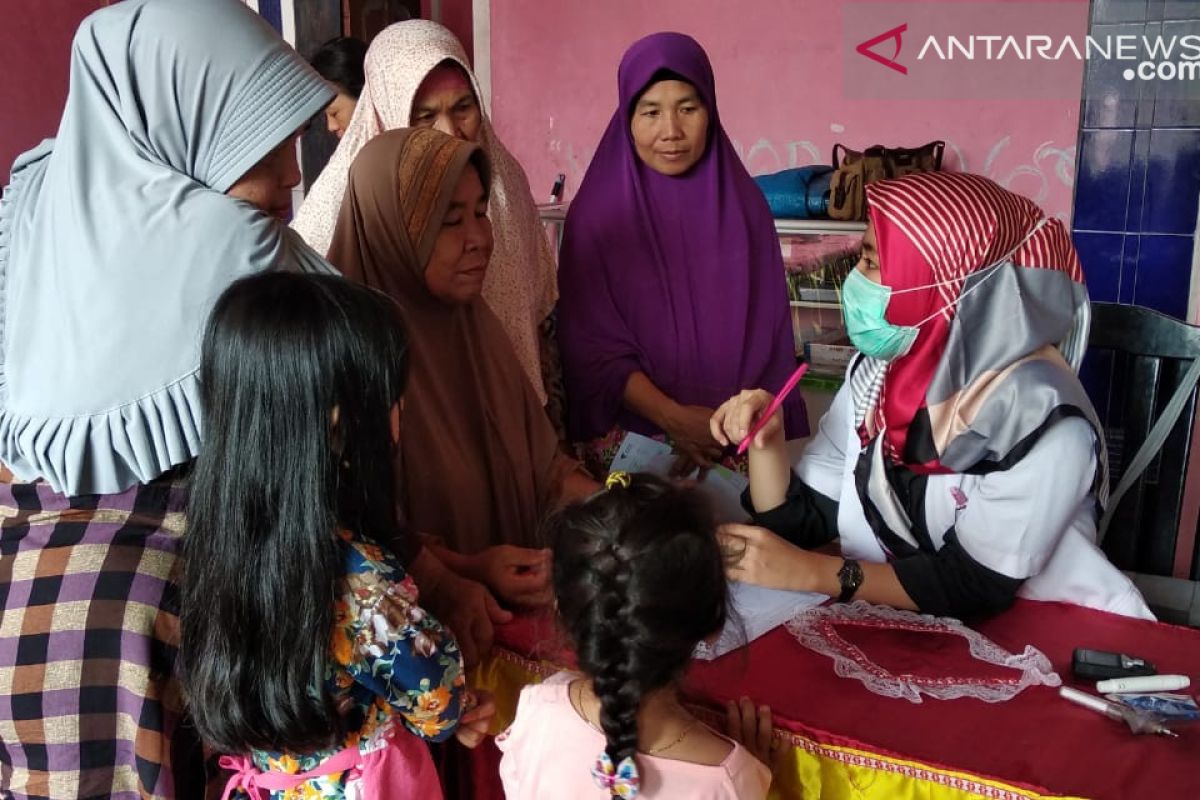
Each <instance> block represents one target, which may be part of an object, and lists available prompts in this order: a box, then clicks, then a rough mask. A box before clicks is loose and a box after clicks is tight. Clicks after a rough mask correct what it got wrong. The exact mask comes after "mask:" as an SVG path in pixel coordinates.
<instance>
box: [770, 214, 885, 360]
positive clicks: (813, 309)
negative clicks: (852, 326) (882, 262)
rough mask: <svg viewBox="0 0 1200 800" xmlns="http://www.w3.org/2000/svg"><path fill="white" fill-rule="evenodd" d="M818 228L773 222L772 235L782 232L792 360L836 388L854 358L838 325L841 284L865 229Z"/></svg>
mask: <svg viewBox="0 0 1200 800" xmlns="http://www.w3.org/2000/svg"><path fill="white" fill-rule="evenodd" d="M817 222H818V221H816V220H777V221H776V229H777V230H780V231H781V232H780V234H779V246H780V251H781V253H782V255H783V264H784V269H785V270H786V275H787V293H788V301H789V303H790V304H791V312H792V332H793V334H794V335H795V345H796V354H797V355H799V356H801V357H803V358H804V359H805V360H806V361H808V362H809V364H810V365H811V366H812V374H813V375H814V376H821V378H822V379H825V380H828V381H833V382H838V383H840V381H841V377H842V374H843V373H844V371H845V366H846V364H847V363H848V362H849V360H850V358H851V357H852V356H853V354H854V349H853V348H852V347H851V346H850V342H849V340H848V339H847V338H846V331H845V326H844V324H843V321H842V304H841V296H842V283H843V282H844V281H845V280H846V276H847V275H848V274H849V273H850V270H852V269H854V265H855V264H856V263H858V259H859V254H860V251H861V250H862V231H863V230H865V228H866V226H865V225H864V224H863V223H848V222H837V221H834V220H821V221H819V222H820V223H821V224H814V223H817ZM797 223H806V224H804V225H799V224H797ZM784 230H786V231H787V232H786V233H784V232H782V231H784Z"/></svg>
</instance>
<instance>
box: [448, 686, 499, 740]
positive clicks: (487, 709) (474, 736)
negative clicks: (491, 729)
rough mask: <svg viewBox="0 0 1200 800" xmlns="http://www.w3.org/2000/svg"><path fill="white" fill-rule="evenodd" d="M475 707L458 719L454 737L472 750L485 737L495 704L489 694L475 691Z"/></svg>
mask: <svg viewBox="0 0 1200 800" xmlns="http://www.w3.org/2000/svg"><path fill="white" fill-rule="evenodd" d="M474 695H475V706H474V707H473V708H471V709H469V710H468V711H467V712H466V713H465V714H463V715H462V716H461V717H459V718H458V729H457V730H456V731H455V732H454V737H455V738H456V739H458V741H459V743H460V744H462V745H463V746H464V747H469V748H471V749H474V748H476V747H478V746H479V743H480V742H482V741H483V739H484V737H485V736H487V732H488V726H489V725H491V723H492V717H494V716H496V702H495V701H494V700H493V699H492V695H491V693H490V692H485V691H483V690H482V689H475V690H474Z"/></svg>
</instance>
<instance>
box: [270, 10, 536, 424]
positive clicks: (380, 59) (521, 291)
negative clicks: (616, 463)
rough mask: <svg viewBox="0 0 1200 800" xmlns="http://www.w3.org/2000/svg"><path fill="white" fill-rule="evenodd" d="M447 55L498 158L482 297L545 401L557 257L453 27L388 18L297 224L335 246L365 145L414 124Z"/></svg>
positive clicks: (483, 141) (323, 246)
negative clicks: (541, 332) (543, 336)
mask: <svg viewBox="0 0 1200 800" xmlns="http://www.w3.org/2000/svg"><path fill="white" fill-rule="evenodd" d="M443 61H452V62H454V63H456V64H458V65H459V66H460V67H462V68H463V70H464V71H465V72H466V74H467V75H468V76H469V77H470V79H471V87H472V88H473V89H474V91H475V97H476V98H478V99H479V104H480V113H481V114H482V116H483V124H482V127H481V128H480V135H479V145H480V146H481V147H482V148H483V151H484V153H486V154H487V157H488V161H489V162H490V163H491V165H492V193H491V201H490V205H489V206H488V216H489V217H491V220H492V226H493V231H494V236H495V239H496V246H495V250H494V251H493V253H492V261H491V266H490V267H489V268H488V274H487V279H486V280H485V281H484V284H483V297H484V299H485V300H487V302H488V305H490V306H491V307H492V311H494V312H495V314H496V316H497V317H498V318H499V320H500V324H501V325H502V326H503V327H504V330H505V331H506V332H507V333H508V338H509V339H510V340H511V341H512V345H513V350H514V351H515V352H516V354H517V359H518V360H519V361H520V362H521V366H522V368H523V369H524V370H525V374H526V375H527V376H528V377H529V382H530V383H531V384H532V385H533V388H534V391H535V392H536V393H537V396H538V400H539V401H540V402H541V403H542V404H543V405H544V404H545V402H546V394H545V389H544V388H543V384H542V370H541V357H540V355H539V349H538V336H537V329H538V326H539V325H540V324H541V322H542V320H544V319H545V318H546V316H547V315H548V314H549V313H550V311H551V310H552V309H553V308H554V303H555V302H556V301H557V299H558V288H557V280H556V277H555V265H554V257H553V255H552V254H551V252H550V245H549V242H548V241H547V240H546V235H545V233H544V229H543V227H542V224H541V222H540V220H539V219H538V214H537V208H536V207H535V206H534V202H533V196H532V195H531V194H530V192H529V181H528V180H527V179H526V177H525V172H524V170H522V169H521V165H520V164H518V163H517V161H516V159H514V158H513V157H512V156H511V155H510V154H509V152H508V151H507V150H506V149H505V148H504V145H503V144H501V143H500V140H499V139H498V138H497V137H496V132H495V131H494V130H492V123H491V121H490V120H489V119H488V116H487V112H486V110H485V109H484V108H483V99H482V96H481V95H480V93H479V83H478V81H476V80H475V75H474V73H472V72H471V68H470V65H469V64H468V63H467V56H466V53H465V52H464V51H463V48H462V45H461V44H459V42H458V39H456V38H454V34H453V33H451V32H450V31H449V30H447V29H446V28H444V27H442V26H441V25H439V24H437V23H436V22H431V21H429V20H421V19H415V20H408V21H405V22H397V23H396V24H394V25H390V26H388V27H387V28H385V29H384V30H383V31H382V32H381V33H380V34H379V35H378V36H376V37H375V40H374V41H372V42H371V47H370V49H368V50H367V60H366V64H365V68H364V72H365V75H366V82H365V83H364V84H363V90H362V95H361V96H360V97H359V99H358V106H357V107H356V108H355V109H354V116H353V117H351V119H350V126H349V128H348V129H347V130H346V133H345V135H344V136H343V137H342V140H341V141H340V142H339V143H338V148H337V150H336V151H334V154H333V157H332V158H330V160H329V164H328V165H327V166H326V167H325V171H324V172H322V173H321V176H320V177H319V178H318V179H317V182H316V183H314V184H313V186H312V189H311V190H310V191H309V193H308V197H307V198H306V199H305V201H304V204H303V205H302V206H301V207H300V210H299V212H298V213H297V214H296V218H295V220H294V221H293V222H292V227H293V228H294V229H295V230H296V231H297V232H298V233H299V234H300V235H301V236H302V237H304V240H305V241H306V242H308V243H309V244H310V245H311V246H312V247H313V249H314V250H316V251H317V252H318V253H322V254H325V253H328V252H329V246H330V242H331V241H332V239H333V229H334V226H335V224H336V223H337V219H338V211H339V209H341V206H342V198H343V196H344V195H345V193H346V176H347V175H348V173H349V170H350V164H351V162H353V161H354V157H355V156H356V155H358V151H359V150H361V149H362V147H363V145H365V144H366V143H367V142H369V141H370V140H371V139H372V138H374V137H376V136H378V135H379V134H380V133H382V132H383V131H387V130H393V129H395V128H406V127H408V126H409V124H410V118H411V114H412V106H413V100H414V99H416V95H417V90H418V89H419V88H420V87H421V83H422V81H424V80H425V78H426V76H428V75H429V73H430V72H431V71H432V70H433V68H434V67H436V66H437V65H439V64H441V63H442V62H443Z"/></svg>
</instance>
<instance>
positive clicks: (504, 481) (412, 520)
mask: <svg viewBox="0 0 1200 800" xmlns="http://www.w3.org/2000/svg"><path fill="white" fill-rule="evenodd" d="M489 178H490V176H489V167H488V163H487V157H486V155H485V154H484V152H483V150H482V149H480V148H479V146H478V145H475V144H472V143H469V142H465V141H462V140H460V139H456V138H454V137H451V136H447V135H445V134H443V133H440V132H438V131H435V130H432V129H428V128H422V129H401V130H394V131H389V132H387V133H383V134H380V135H379V136H377V137H375V138H374V139H372V140H371V141H370V142H369V143H368V144H367V145H366V146H364V147H363V149H362V151H361V152H360V153H359V154H358V156H357V157H356V158H355V160H354V163H353V164H352V165H351V167H350V176H349V183H348V185H347V187H346V198H345V201H344V202H343V203H342V208H341V213H340V215H339V217H338V223H337V228H336V230H335V231H334V236H333V243H332V245H331V246H330V250H329V260H330V261H331V262H332V263H333V264H334V265H335V266H337V267H338V269H340V270H341V271H342V272H343V273H344V274H345V275H346V276H347V277H348V278H350V279H352V280H356V281H359V282H361V283H365V284H366V285H368V286H372V287H374V288H376V289H379V290H381V291H383V292H386V293H387V294H388V295H390V296H391V297H393V298H394V299H395V300H396V301H397V302H399V303H400V305H401V306H402V307H403V308H404V310H405V312H406V313H407V317H408V323H409V330H410V333H411V337H412V341H411V348H412V352H411V355H410V364H411V370H412V372H411V375H410V377H409V389H408V391H407V392H406V394H405V398H404V411H403V415H404V433H403V436H402V437H401V445H400V469H399V471H398V473H397V474H398V476H399V477H398V479H399V480H400V481H401V482H402V486H401V489H402V496H403V497H404V498H405V513H406V515H407V520H408V523H409V526H410V527H411V528H412V529H413V530H415V531H419V532H421V533H424V534H431V535H433V536H434V537H438V538H439V539H440V540H441V543H442V544H444V547H443V546H441V545H440V544H435V545H434V549H435V551H436V552H437V554H438V555H439V557H441V558H442V560H443V561H445V562H446V564H447V565H448V566H450V567H451V568H452V569H454V570H455V571H457V572H459V573H461V574H463V575H465V576H467V577H471V578H474V579H476V580H480V581H482V582H484V583H486V584H487V585H488V586H489V587H490V588H491V589H492V590H493V591H494V592H495V593H496V594H498V595H499V596H500V597H501V599H503V600H506V601H508V602H509V603H513V604H529V603H536V602H543V601H545V600H547V599H548V598H549V559H548V555H549V553H548V551H546V550H543V549H541V547H542V544H543V543H542V542H541V541H540V540H539V539H538V527H539V525H540V523H541V520H542V518H543V517H544V516H545V514H546V512H547V511H548V510H549V509H550V508H552V507H553V506H554V505H556V504H558V503H560V502H564V501H569V500H572V499H574V498H576V497H582V496H585V495H587V494H590V493H592V492H594V491H595V490H596V489H597V488H598V484H596V482H595V481H593V480H592V479H591V478H589V477H587V476H586V475H585V474H584V473H583V472H582V471H581V469H580V468H579V465H578V463H577V462H575V461H574V460H572V459H570V458H568V457H566V456H565V455H563V454H562V453H561V452H560V451H559V450H558V441H557V437H556V436H555V433H554V430H553V428H552V427H551V425H550V421H549V420H548V419H547V417H546V414H545V411H544V410H543V408H542V405H541V403H540V402H539V401H538V398H537V394H536V393H535V392H534V389H533V386H532V385H530V383H529V379H528V378H527V377H526V374H525V372H524V370H522V369H521V365H520V363H519V362H518V360H517V357H516V354H515V353H514V352H513V349H512V345H511V344H510V343H509V339H508V337H507V336H506V335H505V333H504V329H503V328H502V327H501V325H500V322H499V320H498V319H497V318H496V316H495V315H494V314H493V313H492V311H491V309H490V308H488V306H487V303H486V302H485V301H484V300H483V299H482V298H481V297H480V290H481V289H482V287H483V279H484V276H485V274H486V272H487V266H488V259H489V257H490V256H491V251H492V229H491V223H490V222H489V221H488V218H487V201H488V188H489Z"/></svg>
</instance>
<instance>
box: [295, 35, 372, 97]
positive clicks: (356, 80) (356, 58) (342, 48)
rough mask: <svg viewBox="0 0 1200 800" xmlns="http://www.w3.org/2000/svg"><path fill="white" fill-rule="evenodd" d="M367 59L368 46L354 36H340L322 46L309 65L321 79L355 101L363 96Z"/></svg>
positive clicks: (309, 61)
mask: <svg viewBox="0 0 1200 800" xmlns="http://www.w3.org/2000/svg"><path fill="white" fill-rule="evenodd" d="M366 59H367V44H366V42H364V41H362V40H361V39H355V38H354V37H353V36H338V37H336V38H334V39H330V40H329V41H328V42H326V43H325V44H323V45H321V46H320V47H319V48H318V49H317V52H315V53H313V55H312V58H310V59H309V60H308V63H310V64H312V67H313V69H315V70H316V71H317V72H319V73H321V77H322V78H324V79H325V80H327V81H329V82H330V83H333V84H336V85H337V87H338V89H339V90H341V92H342V93H343V94H348V95H350V96H351V97H353V98H354V99H355V100H357V99H358V96H359V95H360V94H362V88H363V84H364V83H365V82H366V79H365V78H364V77H363V62H365V61H366Z"/></svg>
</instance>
